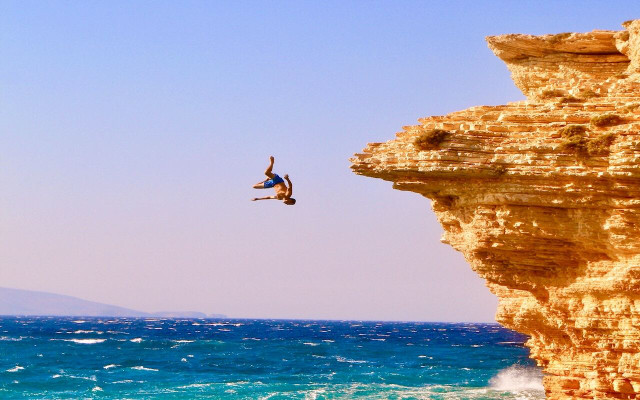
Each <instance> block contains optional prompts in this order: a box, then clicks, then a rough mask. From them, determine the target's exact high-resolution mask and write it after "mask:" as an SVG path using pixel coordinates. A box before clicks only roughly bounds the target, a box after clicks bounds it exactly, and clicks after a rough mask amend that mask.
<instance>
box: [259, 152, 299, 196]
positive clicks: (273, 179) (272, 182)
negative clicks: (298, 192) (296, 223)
mask: <svg viewBox="0 0 640 400" xmlns="http://www.w3.org/2000/svg"><path fill="white" fill-rule="evenodd" d="M274 160H275V159H274V158H273V156H271V157H269V167H268V168H267V169H266V170H265V171H264V174H265V175H266V176H267V179H265V180H264V181H262V182H258V183H256V184H255V185H253V188H254V189H269V188H274V189H275V191H276V195H275V196H266V197H254V198H253V199H251V200H252V201H256V200H271V199H273V200H282V202H283V203H284V204H286V205H288V206H292V205H294V204H296V199H294V198H293V197H291V194H292V193H293V185H292V184H291V180H290V179H289V175H287V174H285V175H284V179H282V178H281V177H280V175H278V174H274V173H273V172H272V171H271V170H272V169H273V162H274ZM285 180H286V181H287V184H289V187H287V184H285V183H284V181H285Z"/></svg>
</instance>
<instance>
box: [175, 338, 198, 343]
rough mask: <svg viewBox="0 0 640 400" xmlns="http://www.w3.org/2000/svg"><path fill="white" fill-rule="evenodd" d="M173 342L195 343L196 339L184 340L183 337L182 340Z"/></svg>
mask: <svg viewBox="0 0 640 400" xmlns="http://www.w3.org/2000/svg"><path fill="white" fill-rule="evenodd" d="M172 342H174V343H193V342H195V340H184V339H181V340H172Z"/></svg>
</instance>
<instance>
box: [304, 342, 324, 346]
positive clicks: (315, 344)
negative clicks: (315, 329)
mask: <svg viewBox="0 0 640 400" xmlns="http://www.w3.org/2000/svg"><path fill="white" fill-rule="evenodd" d="M302 344H304V345H305V346H314V347H315V346H320V343H313V342H304V343H302Z"/></svg>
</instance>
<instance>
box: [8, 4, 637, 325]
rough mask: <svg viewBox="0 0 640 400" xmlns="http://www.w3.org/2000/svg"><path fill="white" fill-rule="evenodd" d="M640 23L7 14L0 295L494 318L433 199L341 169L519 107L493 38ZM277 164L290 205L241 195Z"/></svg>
mask: <svg viewBox="0 0 640 400" xmlns="http://www.w3.org/2000/svg"><path fill="white" fill-rule="evenodd" d="M638 17H640V3H636V2H630V1H607V2H601V1H546V2H545V1H485V2H477V1H457V2H456V1H351V2H348V1H322V2H311V1H263V2H258V1H255V2H254V1H219V2H216V1H210V2H205V1H135V2H131V1H121V2H119V1H108V2H106V1H104V2H98V1H3V2H0V55H1V58H2V61H1V62H0V95H1V105H0V184H1V185H2V190H1V191H0V227H1V228H0V255H1V257H0V269H1V270H2V286H7V287H15V288H23V289H34V290H44V291H51V292H56V293H62V294H69V295H74V296H79V297H82V298H86V299H90V300H95V301H101V302H107V303H112V304H117V305H121V306H127V307H132V308H138V309H143V310H149V311H153V310H198V311H203V312H209V313H213V312H220V313H225V314H228V315H230V316H234V317H265V318H338V319H342V318H349V319H386V320H431V321H491V320H493V315H494V311H495V305H496V301H495V299H494V297H493V296H492V295H491V294H490V293H489V292H488V290H487V289H486V288H485V287H484V284H483V282H482V281H481V280H480V279H479V278H477V277H476V276H475V274H474V273H473V272H472V271H471V270H470V268H469V267H468V266H467V265H466V263H465V261H464V259H463V257H462V256H461V255H460V254H458V253H456V252H455V251H453V250H452V249H450V248H449V247H448V246H446V245H444V244H441V243H439V237H440V234H441V228H440V226H439V225H438V224H437V222H436V220H435V217H434V215H433V213H432V211H431V210H430V206H429V202H428V201H427V200H426V199H423V198H422V197H420V196H418V195H416V194H412V193H404V192H398V191H394V190H392V189H391V185H390V184H389V183H386V182H382V181H377V180H373V179H368V178H363V177H358V176H356V175H354V174H352V173H351V172H350V170H349V163H348V158H349V157H350V155H351V154H352V153H355V152H358V151H360V150H361V149H362V148H363V147H364V146H365V144H366V143H367V142H372V141H385V140H389V139H392V138H393V137H394V133H395V132H396V131H398V130H400V128H401V126H403V125H409V124H413V123H415V121H416V119H417V118H419V117H423V116H428V115H438V114H443V113H447V112H451V111H455V110H459V109H463V108H466V107H469V106H473V105H480V104H500V103H505V102H507V101H514V100H520V99H522V98H523V96H522V94H521V93H520V92H519V91H518V90H517V89H516V88H515V86H514V85H513V84H512V82H511V80H510V78H509V73H508V71H507V69H506V67H505V66H504V65H503V63H502V62H501V61H500V60H499V59H497V58H496V57H495V56H494V55H493V54H492V53H491V52H490V50H489V49H488V48H487V46H486V43H485V42H484V37H485V36H486V35H496V34H502V33H530V34H543V33H558V32H567V31H579V32H584V31H590V30H593V29H612V30H619V29H622V28H621V26H620V23H621V22H623V21H625V20H627V19H632V18H638ZM270 154H273V155H274V156H276V168H275V169H276V172H278V173H280V174H284V173H289V174H290V176H291V179H292V180H293V183H294V192H295V195H294V197H296V198H297V199H298V204H297V205H296V206H294V207H287V206H284V205H282V204H280V203H277V202H260V203H253V202H250V201H249V199H250V198H252V197H254V196H255V195H256V192H257V191H255V190H253V189H251V185H252V184H253V183H255V182H257V181H259V180H262V171H263V170H264V168H265V167H266V162H267V157H268V156H269V155H270ZM260 194H262V192H260Z"/></svg>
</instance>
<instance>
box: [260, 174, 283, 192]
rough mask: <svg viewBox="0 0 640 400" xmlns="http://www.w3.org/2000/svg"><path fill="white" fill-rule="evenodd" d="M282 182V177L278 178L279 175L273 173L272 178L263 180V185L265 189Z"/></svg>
mask: <svg viewBox="0 0 640 400" xmlns="http://www.w3.org/2000/svg"><path fill="white" fill-rule="evenodd" d="M282 182H284V179H282V178H280V175H278V174H274V175H273V178H271V179H268V180H266V181H264V187H265V189H269V188H272V187H274V186H275V185H277V184H278V183H282Z"/></svg>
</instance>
